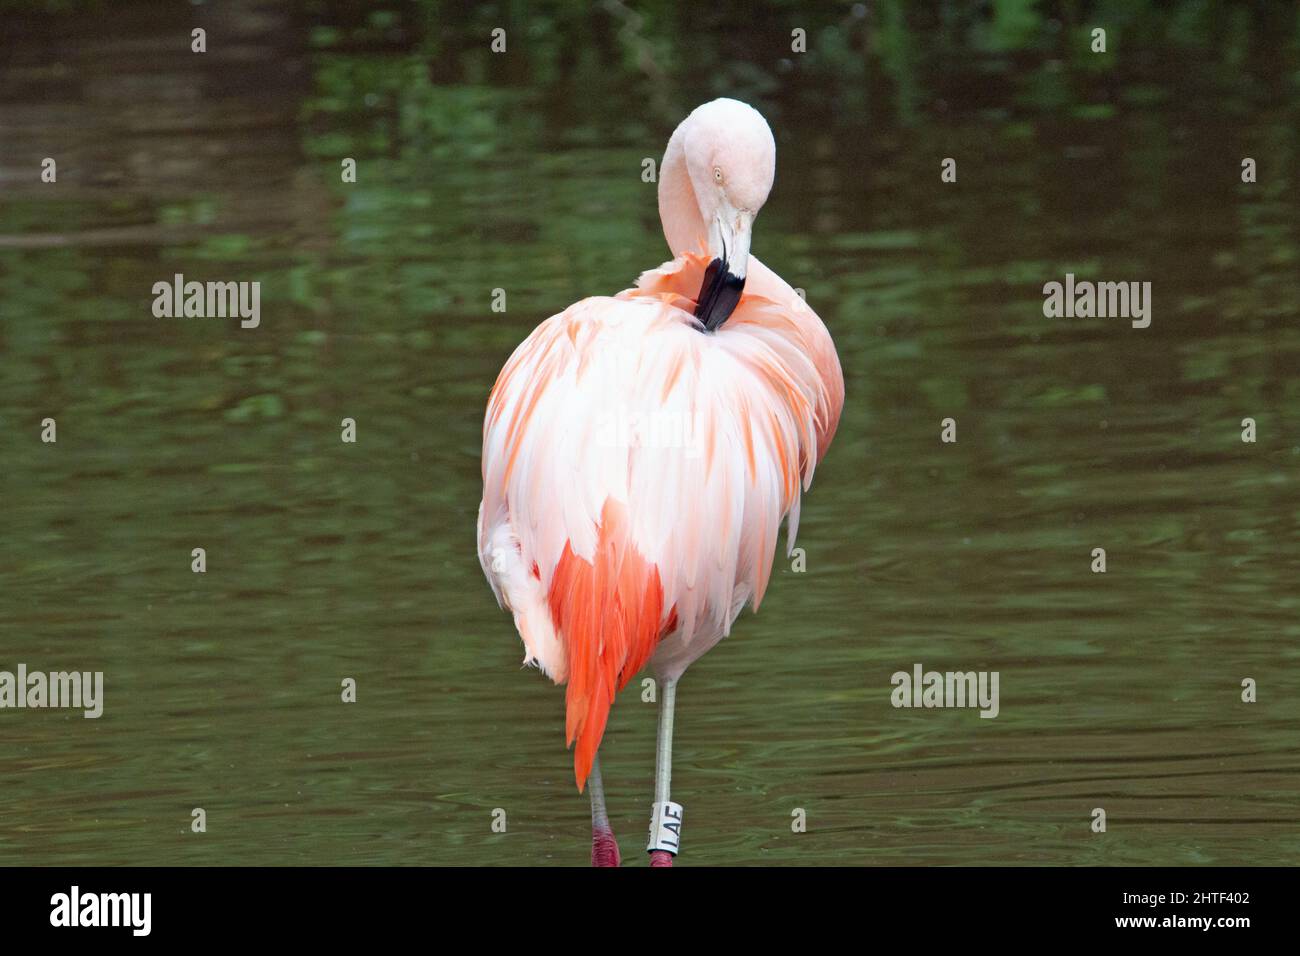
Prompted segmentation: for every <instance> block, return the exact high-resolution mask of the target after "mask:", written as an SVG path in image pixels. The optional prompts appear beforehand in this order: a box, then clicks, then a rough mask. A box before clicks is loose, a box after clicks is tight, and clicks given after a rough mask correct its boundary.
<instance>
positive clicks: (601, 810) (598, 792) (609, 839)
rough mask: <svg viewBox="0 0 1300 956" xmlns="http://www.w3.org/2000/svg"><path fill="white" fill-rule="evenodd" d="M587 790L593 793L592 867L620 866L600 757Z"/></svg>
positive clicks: (589, 779) (592, 762) (594, 765)
mask: <svg viewBox="0 0 1300 956" xmlns="http://www.w3.org/2000/svg"><path fill="white" fill-rule="evenodd" d="M587 789H588V791H590V793H591V865H592V866H618V865H619V863H620V862H621V860H620V859H619V855H618V840H616V839H614V830H613V828H612V827H610V825H609V814H608V813H607V812H606V810H605V785H604V782H603V781H602V780H601V779H600V755H599V754H597V755H596V757H595V758H593V759H592V761H591V775H590V776H589V777H588V778H587Z"/></svg>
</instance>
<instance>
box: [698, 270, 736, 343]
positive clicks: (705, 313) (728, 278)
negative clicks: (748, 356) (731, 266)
mask: <svg viewBox="0 0 1300 956" xmlns="http://www.w3.org/2000/svg"><path fill="white" fill-rule="evenodd" d="M744 290H745V280H744V278H743V277H742V276H738V275H734V274H733V273H731V272H730V271H728V269H727V263H726V261H725V260H723V259H714V260H713V261H712V262H710V263H709V267H708V269H706V270H705V272H704V283H703V284H702V285H701V286H700V295H699V299H698V301H697V303H696V306H695V317H696V318H697V319H699V320H700V324H701V325H703V326H704V331H706V332H712V331H714V330H716V329H717V328H718V327H719V326H720V325H722V323H723V322H726V321H727V319H728V318H730V317H731V313H732V312H734V311H735V309H736V305H737V304H738V303H739V302H740V294H741V293H742V292H743V291H744Z"/></svg>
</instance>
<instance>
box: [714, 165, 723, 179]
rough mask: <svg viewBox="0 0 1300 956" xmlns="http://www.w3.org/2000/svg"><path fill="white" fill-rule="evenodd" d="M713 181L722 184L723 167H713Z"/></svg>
mask: <svg viewBox="0 0 1300 956" xmlns="http://www.w3.org/2000/svg"><path fill="white" fill-rule="evenodd" d="M713 181H714V182H715V183H720V182H722V167H721V166H714V167H713Z"/></svg>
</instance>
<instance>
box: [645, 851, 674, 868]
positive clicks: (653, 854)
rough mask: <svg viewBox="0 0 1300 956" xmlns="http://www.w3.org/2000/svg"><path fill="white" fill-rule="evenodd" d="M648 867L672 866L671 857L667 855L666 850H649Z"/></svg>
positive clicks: (669, 854)
mask: <svg viewBox="0 0 1300 956" xmlns="http://www.w3.org/2000/svg"><path fill="white" fill-rule="evenodd" d="M650 865H651V866H672V865H673V855H672V854H671V853H669V852H668V851H667V850H651V851H650Z"/></svg>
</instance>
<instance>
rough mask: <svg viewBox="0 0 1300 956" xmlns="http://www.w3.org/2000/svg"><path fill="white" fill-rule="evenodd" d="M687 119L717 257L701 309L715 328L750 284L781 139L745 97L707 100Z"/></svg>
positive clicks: (693, 169)
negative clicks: (756, 232)
mask: <svg viewBox="0 0 1300 956" xmlns="http://www.w3.org/2000/svg"><path fill="white" fill-rule="evenodd" d="M687 123H688V126H687V129H686V138H685V143H684V146H685V153H686V168H687V171H688V173H689V175H690V179H691V187H692V189H693V190H694V192H695V198H696V201H697V202H698V203H699V207H700V218H701V219H702V220H703V221H704V224H705V227H706V229H707V230H708V243H709V255H710V256H711V257H712V262H711V263H710V264H709V267H708V269H707V271H706V272H705V276H704V284H703V286H702V287H701V289H700V294H699V297H698V299H697V302H698V303H699V304H698V306H697V308H696V312H695V314H696V317H697V318H699V320H700V322H701V324H702V325H703V326H704V328H705V329H706V330H708V331H710V332H711V331H713V330H714V329H716V328H717V327H718V326H720V325H721V324H722V323H723V322H725V321H726V320H727V317H728V316H730V315H731V312H732V310H733V309H735V307H736V303H738V302H739V301H740V294H741V292H742V291H743V290H744V288H745V273H746V271H747V269H748V266H749V243H750V238H751V235H752V232H753V228H754V217H755V216H757V215H758V211H759V210H760V209H761V208H763V203H765V202H766V201H767V194H768V193H769V192H770V191H771V189H772V179H773V177H774V175H775V172H776V143H775V141H774V140H773V139H772V130H771V129H770V128H769V127H768V125H767V121H766V120H765V119H763V117H762V115H761V114H760V113H759V112H758V110H756V109H754V108H753V107H752V106H748V105H746V104H745V103H741V102H740V101H739V100H729V99H717V100H713V101H712V102H711V103H705V104H704V105H703V106H700V107H697V108H696V110H695V111H694V112H693V113H692V114H691V115H690V117H689V118H688V120H687Z"/></svg>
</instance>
